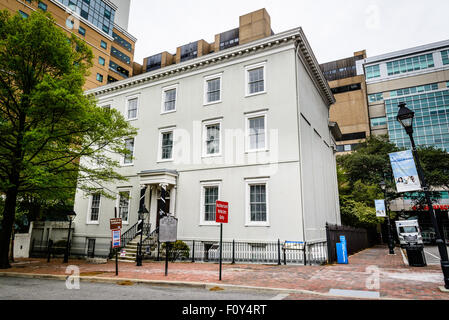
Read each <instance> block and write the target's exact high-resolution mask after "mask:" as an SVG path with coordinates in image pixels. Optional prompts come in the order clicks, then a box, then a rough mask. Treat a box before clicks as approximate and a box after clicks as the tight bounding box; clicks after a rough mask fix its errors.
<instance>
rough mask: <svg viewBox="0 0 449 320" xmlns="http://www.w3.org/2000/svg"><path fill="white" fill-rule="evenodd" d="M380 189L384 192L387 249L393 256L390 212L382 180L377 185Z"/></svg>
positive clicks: (385, 185) (385, 188)
mask: <svg viewBox="0 0 449 320" xmlns="http://www.w3.org/2000/svg"><path fill="white" fill-rule="evenodd" d="M379 186H380V188H381V189H382V191H383V192H384V198H385V209H386V210H387V226H388V249H389V250H390V254H394V242H393V241H394V240H393V235H392V234H391V220H390V210H389V205H388V200H387V184H386V183H385V181H384V180H382V181H381V182H380V183H379Z"/></svg>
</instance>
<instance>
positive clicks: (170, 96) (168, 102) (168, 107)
mask: <svg viewBox="0 0 449 320" xmlns="http://www.w3.org/2000/svg"><path fill="white" fill-rule="evenodd" d="M177 92H178V86H177V85H174V86H170V87H166V88H164V89H162V113H169V112H174V111H176V98H177Z"/></svg>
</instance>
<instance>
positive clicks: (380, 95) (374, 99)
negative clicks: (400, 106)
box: [368, 92, 384, 103]
mask: <svg viewBox="0 0 449 320" xmlns="http://www.w3.org/2000/svg"><path fill="white" fill-rule="evenodd" d="M383 99H384V95H383V93H382V92H381V93H374V94H370V95H368V102H369V103H373V102H377V101H382V100H383Z"/></svg>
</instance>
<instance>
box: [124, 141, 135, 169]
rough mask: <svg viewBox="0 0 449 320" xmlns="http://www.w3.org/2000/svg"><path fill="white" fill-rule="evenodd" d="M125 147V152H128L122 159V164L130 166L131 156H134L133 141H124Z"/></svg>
mask: <svg viewBox="0 0 449 320" xmlns="http://www.w3.org/2000/svg"><path fill="white" fill-rule="evenodd" d="M125 147H126V150H128V152H129V153H128V154H126V155H125V156H124V158H123V164H132V163H133V161H134V160H133V156H134V139H133V138H131V139H126V140H125Z"/></svg>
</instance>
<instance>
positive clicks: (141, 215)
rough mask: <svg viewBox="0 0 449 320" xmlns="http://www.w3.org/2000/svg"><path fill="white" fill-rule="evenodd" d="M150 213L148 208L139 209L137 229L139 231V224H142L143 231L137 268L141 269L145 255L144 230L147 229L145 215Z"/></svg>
mask: <svg viewBox="0 0 449 320" xmlns="http://www.w3.org/2000/svg"><path fill="white" fill-rule="evenodd" d="M147 213H149V211H148V210H147V208H146V207H145V206H141V207H140V209H139V212H138V214H139V223H138V226H137V228H138V229H139V224H141V225H140V226H141V230H140V242H139V247H138V248H137V257H136V266H137V267H141V266H142V260H143V255H142V241H143V230H144V228H145V214H147Z"/></svg>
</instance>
